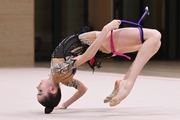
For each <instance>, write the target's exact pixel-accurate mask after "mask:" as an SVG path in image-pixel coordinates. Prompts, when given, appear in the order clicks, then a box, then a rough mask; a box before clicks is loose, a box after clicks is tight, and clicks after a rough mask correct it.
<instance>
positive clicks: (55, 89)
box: [50, 86, 58, 94]
mask: <svg viewBox="0 0 180 120" xmlns="http://www.w3.org/2000/svg"><path fill="white" fill-rule="evenodd" d="M57 91H58V89H57V88H56V87H55V86H51V88H50V92H51V93H52V94H56V93H57Z"/></svg>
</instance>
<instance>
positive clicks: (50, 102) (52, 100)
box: [39, 88, 61, 114]
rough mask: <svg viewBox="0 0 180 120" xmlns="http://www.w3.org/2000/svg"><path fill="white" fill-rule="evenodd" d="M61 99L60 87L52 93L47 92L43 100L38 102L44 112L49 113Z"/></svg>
mask: <svg viewBox="0 0 180 120" xmlns="http://www.w3.org/2000/svg"><path fill="white" fill-rule="evenodd" d="M60 100H61V89H60V88H58V92H57V93H56V94H55V95H53V94H51V93H48V95H47V96H46V97H45V98H44V100H42V101H39V103H40V104H41V105H42V106H44V107H45V109H44V113H45V114H49V113H51V112H52V111H53V109H54V107H56V106H57V105H58V104H59V102H60Z"/></svg>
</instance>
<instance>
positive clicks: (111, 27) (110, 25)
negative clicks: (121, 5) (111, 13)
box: [104, 20, 121, 30]
mask: <svg viewBox="0 0 180 120" xmlns="http://www.w3.org/2000/svg"><path fill="white" fill-rule="evenodd" d="M120 24H121V21H120V20H112V21H111V22H110V23H108V24H107V25H105V26H104V29H107V30H115V29H118V28H119V25H120Z"/></svg>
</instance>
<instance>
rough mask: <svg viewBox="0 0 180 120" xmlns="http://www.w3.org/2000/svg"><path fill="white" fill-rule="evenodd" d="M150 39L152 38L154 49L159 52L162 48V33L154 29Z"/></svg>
mask: <svg viewBox="0 0 180 120" xmlns="http://www.w3.org/2000/svg"><path fill="white" fill-rule="evenodd" d="M150 38H151V42H152V46H153V48H154V49H156V50H158V49H159V48H160V46H161V33H160V32H159V31H158V30H156V29H153V30H152V31H151V37H150Z"/></svg>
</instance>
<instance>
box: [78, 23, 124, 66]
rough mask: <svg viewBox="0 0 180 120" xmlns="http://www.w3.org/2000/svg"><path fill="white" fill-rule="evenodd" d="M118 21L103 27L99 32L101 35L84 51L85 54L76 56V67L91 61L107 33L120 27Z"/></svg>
mask: <svg viewBox="0 0 180 120" xmlns="http://www.w3.org/2000/svg"><path fill="white" fill-rule="evenodd" d="M120 23H121V21H120V20H113V21H111V22H110V23H108V24H107V25H105V26H104V27H103V29H102V31H101V33H100V34H99V35H98V36H97V38H96V40H95V41H94V42H93V43H92V44H91V45H90V47H89V48H88V49H87V50H86V52H85V53H84V54H82V55H79V56H77V57H76V58H75V59H76V62H75V64H76V66H80V65H81V64H83V63H85V62H86V61H88V60H90V59H92V58H93V57H94V56H95V54H96V52H97V51H98V50H99V48H100V46H101V44H102V42H103V40H104V39H105V37H106V35H107V33H108V32H109V31H111V30H114V29H117V28H118V27H119V25H120Z"/></svg>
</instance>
